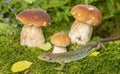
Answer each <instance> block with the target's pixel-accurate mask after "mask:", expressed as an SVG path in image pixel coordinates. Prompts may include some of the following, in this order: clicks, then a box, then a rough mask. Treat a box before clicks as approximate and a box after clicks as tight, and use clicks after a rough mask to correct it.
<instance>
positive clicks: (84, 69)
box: [0, 36, 120, 74]
mask: <svg viewBox="0 0 120 74" xmlns="http://www.w3.org/2000/svg"><path fill="white" fill-rule="evenodd" d="M15 38H17V37H15ZM18 38H19V37H18ZM93 40H94V39H93ZM105 47H106V49H104V48H103V49H100V50H99V52H100V54H99V55H98V56H96V57H94V56H88V57H86V58H84V59H81V60H78V61H73V62H71V63H67V64H66V66H65V68H64V70H63V71H62V72H59V71H56V70H55V69H54V68H55V67H57V66H60V65H59V64H57V63H49V62H44V61H42V60H39V59H37V56H38V55H39V54H42V53H45V52H44V51H43V50H41V49H39V48H28V47H26V46H21V45H20V43H19V39H18V40H14V38H13V37H11V36H8V37H5V36H0V57H1V58H0V73H1V74H12V72H11V66H12V64H13V63H15V62H17V61H20V60H28V61H31V62H33V64H32V65H31V67H30V68H29V69H28V70H26V71H23V72H20V73H16V74H21V73H24V72H27V73H29V74H93V73H94V74H118V73H120V70H119V69H120V65H119V64H120V45H119V44H118V42H117V43H116V42H110V43H107V44H105ZM69 49H70V47H69ZM49 52H50V51H49Z"/></svg>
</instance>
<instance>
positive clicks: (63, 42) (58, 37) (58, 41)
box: [51, 33, 70, 47]
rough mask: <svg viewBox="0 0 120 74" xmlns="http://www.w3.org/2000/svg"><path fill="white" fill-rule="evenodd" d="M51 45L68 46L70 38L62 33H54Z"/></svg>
mask: <svg viewBox="0 0 120 74" xmlns="http://www.w3.org/2000/svg"><path fill="white" fill-rule="evenodd" d="M51 43H52V44H53V45H55V46H61V47H66V46H68V45H69V44H70V37H69V36H68V35H66V34H64V33H55V34H53V35H52V36H51Z"/></svg>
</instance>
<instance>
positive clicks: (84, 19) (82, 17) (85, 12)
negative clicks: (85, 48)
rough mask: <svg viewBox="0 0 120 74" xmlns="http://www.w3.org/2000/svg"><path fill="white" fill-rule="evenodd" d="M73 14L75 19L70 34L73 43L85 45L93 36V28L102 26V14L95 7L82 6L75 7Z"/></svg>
mask: <svg viewBox="0 0 120 74" xmlns="http://www.w3.org/2000/svg"><path fill="white" fill-rule="evenodd" d="M71 14H72V15H73V17H74V18H75V22H74V23H73V25H72V27H71V29H70V32H69V36H70V38H71V42H72V43H77V44H81V45H84V44H86V43H87V42H88V41H89V40H90V38H91V36H92V30H93V26H98V25H100V24H101V22H102V14H101V12H100V10H99V9H97V8H96V7H95V6H92V5H82V4H78V5H76V6H74V7H73V8H72V10H71Z"/></svg>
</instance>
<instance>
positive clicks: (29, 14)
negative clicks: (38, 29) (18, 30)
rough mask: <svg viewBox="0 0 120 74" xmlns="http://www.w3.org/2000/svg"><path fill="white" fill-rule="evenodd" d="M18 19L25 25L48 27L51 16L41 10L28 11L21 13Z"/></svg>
mask: <svg viewBox="0 0 120 74" xmlns="http://www.w3.org/2000/svg"><path fill="white" fill-rule="evenodd" d="M16 19H18V20H20V21H21V22H23V23H24V24H25V25H34V26H46V25H47V24H50V22H51V20H50V16H49V15H48V14H47V13H46V12H44V11H42V10H39V9H28V10H24V11H22V12H20V13H19V14H18V15H17V16H16Z"/></svg>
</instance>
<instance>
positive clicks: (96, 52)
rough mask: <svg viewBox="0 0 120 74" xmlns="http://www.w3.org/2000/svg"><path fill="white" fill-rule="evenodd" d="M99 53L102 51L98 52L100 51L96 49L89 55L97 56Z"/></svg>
mask: <svg viewBox="0 0 120 74" xmlns="http://www.w3.org/2000/svg"><path fill="white" fill-rule="evenodd" d="M99 53H100V52H98V51H94V52H92V53H91V54H90V55H89V56H97V55H98V54H99Z"/></svg>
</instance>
